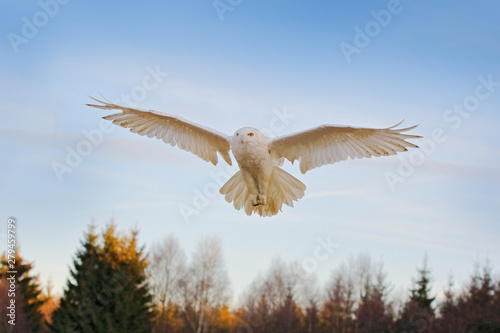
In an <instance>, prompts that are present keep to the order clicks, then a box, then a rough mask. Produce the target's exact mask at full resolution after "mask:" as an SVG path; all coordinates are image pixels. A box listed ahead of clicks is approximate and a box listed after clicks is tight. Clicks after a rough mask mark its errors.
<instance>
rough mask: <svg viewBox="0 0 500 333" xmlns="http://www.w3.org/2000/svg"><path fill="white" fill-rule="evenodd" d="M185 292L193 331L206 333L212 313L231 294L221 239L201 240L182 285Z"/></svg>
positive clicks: (209, 238)
mask: <svg viewBox="0 0 500 333" xmlns="http://www.w3.org/2000/svg"><path fill="white" fill-rule="evenodd" d="M181 291H182V305H183V307H184V312H185V316H186V321H187V322H188V324H189V325H190V327H191V328H192V330H193V332H196V333H201V332H203V331H204V327H205V326H206V325H207V318H206V317H207V314H208V313H209V311H210V310H211V309H215V308H218V307H221V306H222V305H223V304H224V303H225V302H226V301H227V297H228V294H229V278H228V275H227V271H226V267H225V264H224V258H223V256H222V249H221V243H220V241H219V240H218V239H217V238H215V237H206V238H203V239H201V241H200V242H199V244H198V247H197V249H196V251H195V252H194V253H193V258H192V261H191V264H190V265H189V267H188V270H187V274H186V275H185V277H184V279H183V280H182V282H181Z"/></svg>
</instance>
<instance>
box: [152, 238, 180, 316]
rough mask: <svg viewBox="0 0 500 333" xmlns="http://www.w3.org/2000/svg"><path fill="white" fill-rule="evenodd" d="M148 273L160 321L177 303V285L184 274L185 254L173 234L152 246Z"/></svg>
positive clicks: (178, 298)
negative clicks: (158, 309) (158, 307)
mask: <svg viewBox="0 0 500 333" xmlns="http://www.w3.org/2000/svg"><path fill="white" fill-rule="evenodd" d="M148 274H149V281H150V285H151V288H152V291H153V295H154V300H155V303H156V304H158V305H159V306H160V307H161V311H160V315H159V320H160V321H161V320H163V319H165V312H166V311H167V310H168V309H169V308H171V307H172V306H173V305H177V304H179V302H180V296H181V295H180V293H179V287H180V284H181V282H182V281H183V279H184V277H185V275H186V255H185V254H184V251H183V250H182V248H181V247H180V245H179V241H178V240H177V238H176V237H175V236H174V235H172V234H171V235H169V236H167V237H166V238H165V239H164V240H163V241H162V242H161V243H159V244H155V245H154V246H153V247H152V249H151V252H150V255H149V265H148ZM158 324H159V323H158Z"/></svg>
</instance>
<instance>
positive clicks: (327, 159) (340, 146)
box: [269, 122, 421, 173]
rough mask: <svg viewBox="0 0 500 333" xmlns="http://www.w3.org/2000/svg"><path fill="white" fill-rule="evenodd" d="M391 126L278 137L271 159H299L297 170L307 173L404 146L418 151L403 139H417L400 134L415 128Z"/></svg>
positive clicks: (341, 128) (323, 128)
mask: <svg viewBox="0 0 500 333" xmlns="http://www.w3.org/2000/svg"><path fill="white" fill-rule="evenodd" d="M401 123H402V122H400V123H399V124H396V125H394V126H391V127H388V128H383V129H373V128H355V127H348V126H331V125H323V126H320V127H316V128H313V129H311V130H308V131H304V132H299V133H296V134H292V135H287V136H283V137H278V138H276V139H274V140H273V141H272V143H271V144H270V145H269V151H270V153H271V155H272V156H273V158H275V159H277V160H279V159H282V158H283V157H284V158H286V159H288V160H289V161H290V162H292V163H293V162H294V161H295V160H300V171H301V172H302V173H306V172H307V171H309V170H311V169H314V168H317V167H320V166H322V165H325V164H333V163H335V162H339V161H343V160H346V159H347V158H348V157H350V158H353V159H354V158H363V157H372V156H388V155H395V154H397V153H398V152H401V151H406V150H407V149H406V148H407V147H413V148H418V146H416V145H414V144H413V143H410V142H408V141H406V139H416V138H421V136H418V135H410V134H403V132H407V131H409V130H412V129H414V128H415V127H417V125H415V126H412V127H407V128H401V129H396V127H397V126H399V125H400V124H401Z"/></svg>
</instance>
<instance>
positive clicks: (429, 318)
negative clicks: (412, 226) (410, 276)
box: [397, 256, 435, 333]
mask: <svg viewBox="0 0 500 333" xmlns="http://www.w3.org/2000/svg"><path fill="white" fill-rule="evenodd" d="M418 275H419V278H418V280H417V281H416V282H415V285H414V287H413V288H412V289H410V299H409V301H408V302H407V303H406V304H405V306H404V308H403V312H402V314H401V318H400V319H399V321H398V324H397V327H398V330H397V331H398V332H399V331H406V332H408V333H412V332H418V333H427V332H433V326H434V319H435V314H434V308H433V307H432V302H434V299H435V298H434V297H430V295H429V294H430V291H431V287H430V271H429V269H428V268H427V256H426V257H425V258H424V264H423V267H422V268H421V269H418Z"/></svg>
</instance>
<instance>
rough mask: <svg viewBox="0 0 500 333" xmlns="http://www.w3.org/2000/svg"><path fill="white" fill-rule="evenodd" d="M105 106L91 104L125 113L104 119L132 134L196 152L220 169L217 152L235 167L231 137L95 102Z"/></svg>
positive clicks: (163, 116) (164, 116)
mask: <svg viewBox="0 0 500 333" xmlns="http://www.w3.org/2000/svg"><path fill="white" fill-rule="evenodd" d="M92 99H94V100H95V101H97V102H99V103H102V104H103V105H95V104H87V105H88V106H92V107H95V108H99V109H105V110H109V109H116V110H121V111H122V112H121V113H116V114H112V115H109V116H106V117H103V118H104V119H106V120H110V121H112V122H113V124H116V125H119V126H121V127H124V128H128V129H130V131H131V132H133V133H137V134H139V135H145V136H147V137H150V138H152V137H155V138H157V139H161V140H163V142H165V143H169V144H170V145H172V146H175V145H177V146H179V148H181V149H183V150H186V151H189V152H192V153H193V154H195V155H196V156H198V157H200V158H201V159H202V160H204V161H207V162H212V164H213V165H217V162H218V158H217V152H218V153H219V154H220V155H221V156H222V158H224V160H225V161H226V162H227V163H228V164H229V165H231V157H230V156H229V149H230V145H229V141H228V139H227V136H226V135H224V134H222V133H219V132H217V131H215V130H213V129H210V128H207V127H204V126H201V125H198V124H195V123H193V122H190V121H187V120H185V119H182V118H181V117H177V116H173V115H169V114H165V113H161V112H156V111H152V110H151V111H143V110H137V109H132V108H128V107H124V106H120V105H116V104H112V103H106V102H103V101H100V100H97V99H95V98H92Z"/></svg>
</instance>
